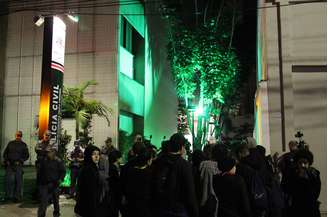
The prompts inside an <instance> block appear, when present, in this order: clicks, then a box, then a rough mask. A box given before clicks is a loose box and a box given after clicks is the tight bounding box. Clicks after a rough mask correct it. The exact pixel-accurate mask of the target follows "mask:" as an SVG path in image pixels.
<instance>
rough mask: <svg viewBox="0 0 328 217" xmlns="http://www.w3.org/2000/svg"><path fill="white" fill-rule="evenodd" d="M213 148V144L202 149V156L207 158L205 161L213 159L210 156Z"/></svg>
mask: <svg viewBox="0 0 328 217" xmlns="http://www.w3.org/2000/svg"><path fill="white" fill-rule="evenodd" d="M214 146H215V144H206V145H205V146H204V148H203V153H204V156H205V157H206V158H207V159H213V156H212V152H213V147H214Z"/></svg>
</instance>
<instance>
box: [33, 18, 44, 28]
mask: <svg viewBox="0 0 328 217" xmlns="http://www.w3.org/2000/svg"><path fill="white" fill-rule="evenodd" d="M33 21H34V24H35V25H37V26H41V25H42V24H43V23H44V16H42V15H38V16H35V17H34V18H33Z"/></svg>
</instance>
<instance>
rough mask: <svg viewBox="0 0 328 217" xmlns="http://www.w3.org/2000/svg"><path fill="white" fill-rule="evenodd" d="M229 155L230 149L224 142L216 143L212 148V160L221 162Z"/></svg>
mask: <svg viewBox="0 0 328 217" xmlns="http://www.w3.org/2000/svg"><path fill="white" fill-rule="evenodd" d="M228 156H229V151H228V150H227V149H226V148H225V146H223V145H222V144H216V145H215V146H213V148H212V160H214V161H216V162H219V161H221V160H222V159H225V158H227V157H228Z"/></svg>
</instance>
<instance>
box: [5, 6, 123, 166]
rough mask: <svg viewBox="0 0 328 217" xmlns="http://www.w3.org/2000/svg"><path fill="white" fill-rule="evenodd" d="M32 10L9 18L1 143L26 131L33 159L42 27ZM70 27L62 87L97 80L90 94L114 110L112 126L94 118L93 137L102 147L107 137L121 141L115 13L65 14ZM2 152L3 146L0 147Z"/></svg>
mask: <svg viewBox="0 0 328 217" xmlns="http://www.w3.org/2000/svg"><path fill="white" fill-rule="evenodd" d="M117 11H118V7H117V6H115V7H108V8H106V7H105V8H95V9H86V11H82V10H81V11H80V13H83V12H88V13H90V12H91V13H93V12H94V13H98V14H99V13H113V14H115V13H117ZM34 15H36V14H35V13H34V12H21V13H15V14H11V15H9V16H8V32H7V33H8V34H7V47H6V51H7V52H6V58H5V85H4V103H3V113H2V115H3V126H2V131H3V136H2V138H1V143H2V147H4V145H6V144H7V143H8V141H9V140H11V139H12V138H13V136H14V132H15V130H16V129H20V130H23V133H24V137H23V139H24V141H26V143H27V144H29V145H30V146H29V147H30V153H31V159H30V163H33V162H34V159H35V154H34V145H35V143H36V137H35V136H34V134H35V128H34V122H35V121H34V119H35V118H34V117H35V116H36V115H37V114H38V111H39V94H40V86H41V84H40V82H41V59H42V42H43V26H41V27H37V26H35V25H34V22H33V16H34ZM63 19H64V22H65V23H66V25H67V33H66V34H67V35H66V51H65V73H64V85H67V86H75V85H77V84H80V83H81V82H84V81H87V80H91V79H94V80H96V81H97V82H98V85H97V86H95V87H92V88H90V89H88V91H87V94H86V95H85V97H86V98H92V99H97V100H101V101H102V102H103V103H105V104H106V105H107V106H109V107H110V108H111V109H112V110H113V112H112V115H111V117H110V122H111V124H110V126H108V125H107V123H106V121H105V120H104V119H100V118H98V117H95V118H94V120H93V130H92V135H93V136H94V140H95V143H96V144H97V145H101V144H103V143H104V140H105V139H106V138H107V136H111V137H113V142H114V144H115V143H116V142H117V138H116V135H117V134H118V132H117V127H116V126H117V122H118V96H117V92H118V91H117V89H118V88H117V58H118V57H117V44H118V43H117V40H118V38H117V31H118V21H117V16H108V15H82V16H80V21H79V22H78V23H72V22H71V21H70V20H69V19H67V18H65V17H64V16H63ZM2 150H3V148H2Z"/></svg>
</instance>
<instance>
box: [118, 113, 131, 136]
mask: <svg viewBox="0 0 328 217" xmlns="http://www.w3.org/2000/svg"><path fill="white" fill-rule="evenodd" d="M120 130H123V131H125V132H127V133H128V134H131V133H133V117H131V116H128V115H124V114H120Z"/></svg>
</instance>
